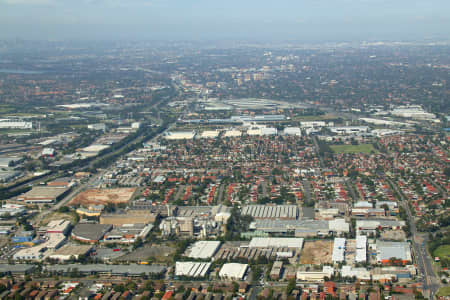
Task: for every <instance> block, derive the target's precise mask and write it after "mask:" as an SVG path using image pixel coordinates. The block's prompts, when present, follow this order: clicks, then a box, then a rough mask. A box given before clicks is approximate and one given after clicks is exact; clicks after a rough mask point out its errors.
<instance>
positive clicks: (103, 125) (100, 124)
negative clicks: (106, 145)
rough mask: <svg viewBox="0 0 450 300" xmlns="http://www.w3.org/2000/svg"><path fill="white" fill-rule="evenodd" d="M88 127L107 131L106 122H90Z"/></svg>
mask: <svg viewBox="0 0 450 300" xmlns="http://www.w3.org/2000/svg"><path fill="white" fill-rule="evenodd" d="M88 129H90V130H101V131H106V125H105V124H104V123H96V124H89V125H88Z"/></svg>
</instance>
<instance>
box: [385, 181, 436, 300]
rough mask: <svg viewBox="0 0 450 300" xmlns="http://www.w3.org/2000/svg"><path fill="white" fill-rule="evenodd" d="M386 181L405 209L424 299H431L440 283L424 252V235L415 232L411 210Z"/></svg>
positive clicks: (404, 199)
mask: <svg viewBox="0 0 450 300" xmlns="http://www.w3.org/2000/svg"><path fill="white" fill-rule="evenodd" d="M388 180H389V182H390V183H391V186H392V187H393V188H394V190H395V191H396V192H397V194H398V195H400V197H401V202H400V205H401V206H402V207H403V208H404V209H405V211H406V215H407V217H408V223H409V226H410V230H411V245H412V247H413V251H414V254H415V259H416V262H417V268H418V273H419V274H423V275H424V276H423V278H422V283H423V294H424V296H425V297H429V298H430V299H433V296H434V295H436V293H437V291H438V290H439V288H440V281H439V278H438V277H437V276H436V274H435V273H434V269H433V263H432V258H431V257H430V255H428V253H427V250H426V246H425V245H426V240H427V237H426V234H420V233H419V232H418V231H417V227H416V221H415V219H414V216H413V215H412V213H411V209H410V207H409V205H408V201H407V199H406V198H405V197H404V196H403V194H402V192H401V191H400V190H399V188H398V187H397V185H396V184H395V183H394V182H393V181H392V180H391V179H388Z"/></svg>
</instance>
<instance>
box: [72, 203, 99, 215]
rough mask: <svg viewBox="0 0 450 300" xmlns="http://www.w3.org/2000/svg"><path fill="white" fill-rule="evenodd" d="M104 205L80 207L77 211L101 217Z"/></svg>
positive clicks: (81, 213)
mask: <svg viewBox="0 0 450 300" xmlns="http://www.w3.org/2000/svg"><path fill="white" fill-rule="evenodd" d="M104 208H105V206H104V205H102V204H100V205H89V206H88V207H78V208H77V210H76V213H77V214H79V215H82V216H86V217H100V215H101V213H102V211H103V209H104Z"/></svg>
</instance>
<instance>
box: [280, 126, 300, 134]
mask: <svg viewBox="0 0 450 300" xmlns="http://www.w3.org/2000/svg"><path fill="white" fill-rule="evenodd" d="M283 135H293V136H301V135H302V132H301V131H300V128H299V127H286V128H284V129H283Z"/></svg>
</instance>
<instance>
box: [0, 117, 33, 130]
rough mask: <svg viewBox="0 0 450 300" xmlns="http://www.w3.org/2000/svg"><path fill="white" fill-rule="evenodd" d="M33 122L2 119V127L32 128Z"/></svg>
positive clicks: (0, 126)
mask: <svg viewBox="0 0 450 300" xmlns="http://www.w3.org/2000/svg"><path fill="white" fill-rule="evenodd" d="M32 128H33V123H32V122H25V121H21V120H13V119H0V129H32Z"/></svg>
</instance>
